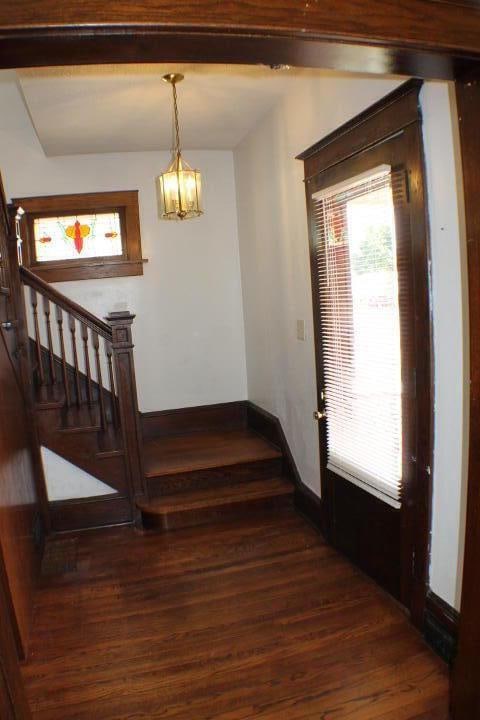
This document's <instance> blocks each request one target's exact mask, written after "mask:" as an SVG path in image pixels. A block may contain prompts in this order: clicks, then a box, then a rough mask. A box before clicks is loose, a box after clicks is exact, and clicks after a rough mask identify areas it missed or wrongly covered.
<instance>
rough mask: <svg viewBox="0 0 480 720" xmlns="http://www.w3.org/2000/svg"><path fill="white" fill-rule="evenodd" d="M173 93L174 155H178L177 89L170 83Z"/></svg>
mask: <svg viewBox="0 0 480 720" xmlns="http://www.w3.org/2000/svg"><path fill="white" fill-rule="evenodd" d="M172 91H173V115H174V122H175V155H176V156H177V157H178V155H180V126H179V122H178V105H177V88H176V86H175V83H172Z"/></svg>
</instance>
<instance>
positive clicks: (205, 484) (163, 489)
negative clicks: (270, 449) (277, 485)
mask: <svg viewBox="0 0 480 720" xmlns="http://www.w3.org/2000/svg"><path fill="white" fill-rule="evenodd" d="M282 473H283V459H282V458H274V459H272V460H257V461H254V462H248V463H239V464H238V465H228V466H224V467H219V468H209V469H208V470H193V471H192V472H186V473H176V474H174V475H163V476H161V477H154V478H147V487H148V496H149V497H150V498H151V499H154V498H158V497H162V496H163V495H174V494H177V493H183V492H188V491H189V490H202V489H207V488H212V487H226V486H229V485H233V484H237V483H239V482H248V481H250V480H264V479H268V478H272V477H276V476H278V475H282Z"/></svg>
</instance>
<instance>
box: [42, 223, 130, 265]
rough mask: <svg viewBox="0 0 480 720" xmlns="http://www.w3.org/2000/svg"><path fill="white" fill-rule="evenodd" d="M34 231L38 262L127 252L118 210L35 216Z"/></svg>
mask: <svg viewBox="0 0 480 720" xmlns="http://www.w3.org/2000/svg"><path fill="white" fill-rule="evenodd" d="M33 233H34V239H35V259H36V261H37V262H55V261H61V260H77V259H83V258H95V257H99V258H102V257H112V256H115V255H122V253H123V245H122V231H121V224H120V216H119V214H118V212H104V213H95V214H85V215H71V216H68V215H65V216H62V217H41V218H35V219H34V221H33Z"/></svg>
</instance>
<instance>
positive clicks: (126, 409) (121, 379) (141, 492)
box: [106, 311, 145, 519]
mask: <svg viewBox="0 0 480 720" xmlns="http://www.w3.org/2000/svg"><path fill="white" fill-rule="evenodd" d="M134 318H135V315H132V313H130V312H128V311H122V312H111V313H110V314H109V315H107V317H106V321H107V322H108V324H109V325H110V327H111V328H112V357H113V366H114V370H115V380H116V385H117V394H118V406H119V414H120V424H121V427H122V436H123V449H124V453H125V468H126V472H127V480H128V483H129V487H130V497H131V501H132V510H133V518H134V519H136V518H137V515H138V513H137V510H136V506H135V502H136V501H141V500H142V499H143V498H144V496H145V480H144V472H143V456H142V435H141V429H140V416H139V412H138V399H137V383H136V380H135V364H134V360H133V347H134V346H133V342H132V323H133V320H134Z"/></svg>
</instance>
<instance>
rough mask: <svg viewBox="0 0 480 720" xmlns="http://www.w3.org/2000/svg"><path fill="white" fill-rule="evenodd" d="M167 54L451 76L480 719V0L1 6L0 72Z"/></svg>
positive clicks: (467, 668)
mask: <svg viewBox="0 0 480 720" xmlns="http://www.w3.org/2000/svg"><path fill="white" fill-rule="evenodd" d="M166 61H182V62H188V61H190V62H192V61H194V62H230V63H266V64H278V63H287V64H291V65H297V66H305V67H308V66H310V67H327V68H333V69H338V70H351V71H355V70H361V71H362V72H365V71H369V72H372V73H398V74H400V75H409V76H411V75H413V76H417V77H423V78H439V79H454V80H455V81H456V84H457V98H458V102H459V112H460V118H461V122H460V135H461V144H462V155H463V166H464V190H465V203H466V213H467V233H468V248H469V278H470V333H471V378H472V383H471V422H470V466H469V501H468V521H467V542H466V562H465V574H464V593H463V599H462V619H461V627H460V643H459V655H458V658H457V671H456V673H455V674H454V684H453V699H454V718H455V720H471V719H472V718H474V717H479V716H480V663H479V657H480V619H479V618H478V612H477V608H478V607H480V583H478V582H477V580H476V577H475V575H476V568H478V567H480V500H479V498H480V490H479V483H480V480H479V478H480V450H479V448H480V413H479V409H480V352H479V347H480V320H479V318H480V285H479V283H480V280H479V278H480V205H479V203H478V192H479V188H480V170H479V167H480V162H479V161H478V158H479V157H480V136H479V134H478V122H477V118H478V112H479V111H480V84H479V83H478V82H477V81H476V80H475V78H476V77H478V71H477V68H480V7H479V5H478V3H477V2H475V0H402V2H401V3H398V2H397V1H396V0H376V1H375V0H345V2H338V1H336V0H322V2H321V3H320V2H314V1H309V0H305V2H298V0H274V1H273V2H270V3H258V2H257V3H255V2H253V1H252V0H230V1H229V2H222V1H220V0H185V2H182V3H181V4H178V3H171V2H170V1H169V0H118V2H115V3H105V2H104V1H103V0H83V2H82V3H78V2H73V0H35V1H34V0H17V1H16V2H15V3H3V4H2V7H1V8H0V67H2V68H15V67H25V66H32V67H33V66H46V65H69V64H92V63H107V62H117V63H118V62H166ZM472 78H473V79H472ZM18 717H19V718H22V717H26V716H25V715H22V714H21V712H20V714H18Z"/></svg>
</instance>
